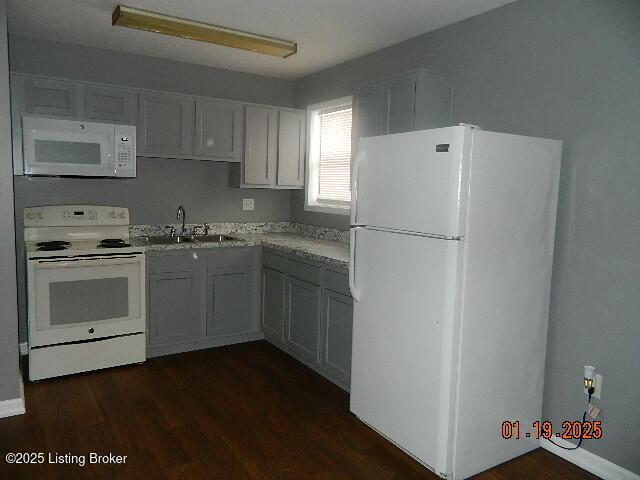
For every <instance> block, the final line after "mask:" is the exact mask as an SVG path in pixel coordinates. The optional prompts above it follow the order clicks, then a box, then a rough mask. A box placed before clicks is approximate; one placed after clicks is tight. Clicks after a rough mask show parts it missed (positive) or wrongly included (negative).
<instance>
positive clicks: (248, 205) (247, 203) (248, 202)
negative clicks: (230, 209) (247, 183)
mask: <svg viewBox="0 0 640 480" xmlns="http://www.w3.org/2000/svg"><path fill="white" fill-rule="evenodd" d="M253 207H254V203H253V198H243V199H242V210H253Z"/></svg>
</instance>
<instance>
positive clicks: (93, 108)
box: [84, 86, 135, 124]
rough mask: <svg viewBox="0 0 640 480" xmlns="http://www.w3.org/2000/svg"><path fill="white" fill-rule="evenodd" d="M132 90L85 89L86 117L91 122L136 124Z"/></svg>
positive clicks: (90, 87)
mask: <svg viewBox="0 0 640 480" xmlns="http://www.w3.org/2000/svg"><path fill="white" fill-rule="evenodd" d="M134 97H135V94H134V92H133V91H131V90H125V89H122V88H108V87H97V86H89V87H85V88H84V117H85V118H87V119H89V120H98V121H108V122H118V123H128V124H130V123H134V115H133V110H134V104H135V102H134Z"/></svg>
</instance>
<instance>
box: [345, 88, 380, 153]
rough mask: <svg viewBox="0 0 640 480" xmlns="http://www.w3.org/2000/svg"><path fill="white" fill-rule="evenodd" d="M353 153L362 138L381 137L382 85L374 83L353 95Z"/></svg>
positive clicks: (359, 89) (357, 90)
mask: <svg viewBox="0 0 640 480" xmlns="http://www.w3.org/2000/svg"><path fill="white" fill-rule="evenodd" d="M352 112H353V113H352V115H353V121H352V128H351V132H352V139H353V140H352V149H351V150H352V153H354V154H355V152H356V150H357V146H358V141H359V140H360V138H361V137H373V136H375V135H379V134H380V132H381V129H382V84H381V83H374V84H370V85H365V86H363V87H360V88H358V89H356V91H355V93H354V94H353V110H352Z"/></svg>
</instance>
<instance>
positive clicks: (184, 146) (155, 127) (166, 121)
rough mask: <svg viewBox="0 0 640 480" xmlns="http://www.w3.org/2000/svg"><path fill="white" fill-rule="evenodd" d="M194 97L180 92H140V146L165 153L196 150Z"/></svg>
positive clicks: (148, 151) (180, 153)
mask: <svg viewBox="0 0 640 480" xmlns="http://www.w3.org/2000/svg"><path fill="white" fill-rule="evenodd" d="M194 103H195V102H194V100H193V99H192V98H188V97H181V96H177V95H164V94H150V93H141V94H140V95H139V115H138V117H139V118H138V150H139V151H140V152H141V153H147V154H152V155H157V156H160V157H166V156H169V157H170V156H171V155H188V154H190V153H192V151H193V124H194V119H195V118H194Z"/></svg>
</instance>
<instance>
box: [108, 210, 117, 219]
mask: <svg viewBox="0 0 640 480" xmlns="http://www.w3.org/2000/svg"><path fill="white" fill-rule="evenodd" d="M109 216H110V217H111V218H116V211H115V210H114V211H113V212H111V213H110V214H109Z"/></svg>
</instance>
